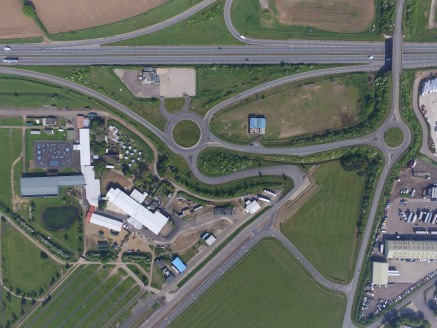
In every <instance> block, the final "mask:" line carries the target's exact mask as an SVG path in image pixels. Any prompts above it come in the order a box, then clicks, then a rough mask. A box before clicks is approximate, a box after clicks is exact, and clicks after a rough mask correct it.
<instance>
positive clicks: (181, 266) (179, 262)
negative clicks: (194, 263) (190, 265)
mask: <svg viewBox="0 0 437 328" xmlns="http://www.w3.org/2000/svg"><path fill="white" fill-rule="evenodd" d="M171 264H173V266H174V267H175V269H176V270H178V272H179V273H182V272H184V271H185V270H186V269H187V266H186V265H185V264H184V262H182V260H181V259H180V258H179V257H176V258H175V259H174V260H173V261H172V262H171Z"/></svg>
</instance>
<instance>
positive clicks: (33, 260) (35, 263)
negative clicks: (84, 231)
mask: <svg viewBox="0 0 437 328" xmlns="http://www.w3.org/2000/svg"><path fill="white" fill-rule="evenodd" d="M1 248H2V270H3V282H4V284H5V285H6V286H9V287H12V289H13V290H14V291H21V293H31V294H33V295H34V296H36V295H41V294H42V293H43V292H44V291H45V290H47V288H49V287H50V285H51V281H53V282H54V281H55V280H56V279H57V278H58V275H59V273H60V272H62V271H64V270H65V269H64V266H63V265H60V264H58V263H56V262H54V261H53V260H52V259H50V258H45V259H44V258H42V256H41V251H40V249H39V248H38V247H37V246H36V245H34V244H33V243H32V242H30V241H29V240H28V239H27V238H26V237H24V236H23V235H22V234H21V233H20V232H19V231H18V230H16V229H15V228H14V227H12V226H11V225H10V224H9V223H7V222H2V238H1Z"/></svg>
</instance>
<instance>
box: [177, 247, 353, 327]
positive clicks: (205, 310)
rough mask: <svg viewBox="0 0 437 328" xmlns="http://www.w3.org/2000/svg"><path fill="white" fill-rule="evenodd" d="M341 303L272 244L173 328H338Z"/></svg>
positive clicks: (342, 299)
mask: <svg viewBox="0 0 437 328" xmlns="http://www.w3.org/2000/svg"><path fill="white" fill-rule="evenodd" d="M345 306H346V299H345V297H344V296H343V295H340V294H335V293H334V292H331V291H329V290H327V289H325V288H323V287H322V286H320V285H318V284H317V283H316V282H315V281H314V280H313V278H312V277H311V276H310V275H309V274H308V272H307V271H305V269H303V267H302V266H301V265H300V264H299V263H298V262H297V261H296V259H295V258H293V257H292V256H291V255H290V254H289V253H288V251H287V250H286V249H285V248H283V247H282V246H281V245H280V244H279V243H278V242H277V241H274V240H265V241H263V242H261V243H260V244H259V245H258V246H257V247H256V248H255V249H254V250H253V251H252V252H251V253H250V254H249V255H248V256H247V257H246V258H244V259H243V260H242V261H241V262H240V263H238V264H237V265H236V266H235V267H234V268H233V269H232V270H231V271H230V272H229V273H227V274H226V275H225V276H224V277H223V279H222V280H221V281H219V282H218V283H217V284H216V285H215V286H214V287H212V288H211V289H210V290H209V291H208V292H207V293H206V294H205V295H204V296H203V297H202V298H201V299H199V300H198V301H197V303H195V304H194V305H193V306H192V307H191V308H190V309H188V310H187V311H186V312H185V313H184V314H183V315H182V316H181V317H180V319H179V320H177V321H176V322H175V323H174V325H173V327H178V328H183V327H192V326H193V323H195V324H196V326H198V327H206V326H210V327H239V328H244V327H312V328H317V327H323V328H330V327H332V328H334V327H340V326H341V323H342V320H343V313H344V309H345Z"/></svg>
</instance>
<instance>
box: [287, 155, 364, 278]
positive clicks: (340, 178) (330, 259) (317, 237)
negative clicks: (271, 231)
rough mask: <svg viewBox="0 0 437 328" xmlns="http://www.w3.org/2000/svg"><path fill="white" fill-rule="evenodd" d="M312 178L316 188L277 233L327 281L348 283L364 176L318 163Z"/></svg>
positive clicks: (337, 163)
mask: <svg viewBox="0 0 437 328" xmlns="http://www.w3.org/2000/svg"><path fill="white" fill-rule="evenodd" d="M315 179H316V182H317V185H318V186H319V187H320V189H319V190H318V192H317V193H316V194H315V195H314V196H313V197H312V198H311V199H310V200H309V201H307V202H306V203H305V204H304V205H303V206H302V207H301V208H300V209H299V210H298V211H297V213H296V214H294V215H293V216H292V217H291V218H288V220H287V221H286V222H285V223H284V224H283V225H282V226H281V231H282V233H283V234H284V235H285V236H286V237H287V238H288V239H290V241H291V242H293V243H294V244H295V245H296V247H297V248H299V250H300V251H301V252H302V253H303V254H304V255H305V256H306V257H307V258H308V259H309V260H310V261H311V262H312V264H313V265H314V266H315V267H316V268H317V269H318V270H319V271H320V272H321V273H323V274H324V275H325V276H326V277H327V278H329V279H331V280H336V281H349V280H350V278H351V275H352V271H353V270H352V268H353V266H354V264H355V253H356V243H357V240H356V227H357V220H358V213H359V209H360V202H361V194H362V188H363V185H364V177H360V176H358V175H357V174H356V173H355V172H346V171H344V170H343V168H342V167H341V165H340V163H339V162H338V161H333V162H328V163H323V164H321V165H320V167H319V168H318V169H317V171H316V172H315Z"/></svg>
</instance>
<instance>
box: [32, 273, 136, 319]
mask: <svg viewBox="0 0 437 328" xmlns="http://www.w3.org/2000/svg"><path fill="white" fill-rule="evenodd" d="M111 270H112V267H111V266H109V267H106V268H103V267H102V266H97V265H91V266H87V267H86V268H85V269H81V268H79V269H78V271H77V272H75V273H74V274H73V275H72V276H71V277H69V278H68V279H67V280H66V281H65V282H64V283H63V285H65V286H66V288H62V286H61V288H59V289H58V290H57V291H56V292H55V293H54V294H53V295H52V300H51V302H50V303H49V304H48V305H46V306H45V307H42V308H39V309H38V310H37V311H36V312H35V313H34V314H33V316H32V317H30V318H29V319H28V321H27V322H26V323H25V325H24V326H25V327H49V326H53V327H61V326H62V327H74V326H76V325H78V326H80V327H91V326H93V325H95V323H96V322H99V324H102V325H103V324H104V323H105V322H107V321H108V320H109V319H110V318H111V316H112V315H114V314H115V313H116V312H117V311H118V310H119V309H120V308H121V306H123V305H124V304H126V303H127V302H128V300H130V299H131V297H133V296H135V294H137V293H138V292H139V289H138V288H135V287H134V286H135V281H134V280H133V279H132V278H130V277H128V278H126V277H125V278H123V276H124V274H120V273H119V272H117V271H115V272H112V273H111V274H110V272H111ZM132 287H134V288H133V289H132V290H131V288H132ZM130 290H131V291H132V292H129V291H130ZM105 296H108V297H107V298H106V299H104V297H105ZM119 306H120V307H119Z"/></svg>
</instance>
